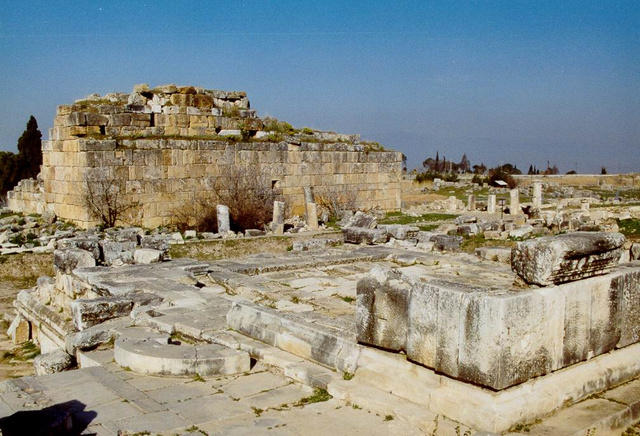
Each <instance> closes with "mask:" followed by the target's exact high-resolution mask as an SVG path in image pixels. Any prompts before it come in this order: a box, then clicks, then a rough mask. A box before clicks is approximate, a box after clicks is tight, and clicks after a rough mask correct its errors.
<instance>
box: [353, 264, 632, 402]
mask: <svg viewBox="0 0 640 436" xmlns="http://www.w3.org/2000/svg"><path fill="white" fill-rule="evenodd" d="M390 274H391V275H390ZM396 277H397V275H395V274H394V273H386V274H384V273H380V271H378V270H372V271H371V273H370V274H369V275H368V276H366V277H365V278H363V279H361V281H360V282H359V284H358V300H357V309H356V311H357V312H356V313H357V320H358V322H357V324H356V327H357V335H358V340H359V341H360V342H362V343H366V344H370V345H374V346H377V347H382V348H388V349H391V350H405V352H406V355H407V357H408V358H409V359H411V360H412V361H415V362H418V363H421V364H423V365H425V366H427V367H429V368H433V369H435V370H436V371H438V372H442V373H444V374H446V375H448V376H450V377H454V378H457V379H461V380H463V381H467V382H471V383H474V384H478V385H483V386H488V387H490V388H492V389H496V390H501V389H505V388H507V387H509V386H513V385H515V384H518V383H522V382H525V381H527V380H529V379H531V378H533V377H536V376H540V375H544V374H548V373H550V372H552V371H555V370H557V369H560V368H564V367H567V366H570V365H573V364H575V363H577V362H581V361H584V360H587V359H590V358H591V357H593V356H597V355H600V354H603V353H607V352H609V351H611V350H613V349H615V348H620V347H626V346H628V345H630V344H632V343H634V342H638V341H640V335H638V334H637V332H638V331H640V330H636V329H637V328H638V325H640V320H638V319H637V318H636V316H635V313H636V312H637V308H636V307H634V305H635V304H636V302H637V301H638V298H639V295H640V268H638V267H635V268H619V269H618V270H615V271H614V272H612V273H611V274H607V275H604V276H599V277H591V278H588V279H585V280H582V281H580V282H579V283H565V284H561V285H559V286H556V287H552V288H531V289H527V290H522V289H518V288H512V289H491V288H485V287H470V286H469V285H468V284H466V283H464V282H455V281H453V280H454V279H452V281H446V282H445V281H442V280H438V279H429V280H421V281H417V280H413V279H408V278H407V279H404V278H400V279H398V280H399V282H400V283H401V282H403V281H405V280H406V281H405V283H404V284H396V285H393V286H390V285H389V284H390V283H392V280H395V279H396ZM378 293H380V294H383V293H387V294H389V295H388V296H386V297H385V296H381V295H378ZM361 295H362V296H361ZM612 307H613V308H615V310H613V312H612V309H611V308H612ZM402 316H405V318H404V319H403V318H402ZM634 331H635V333H632V332H634ZM405 334H406V336H404V338H403V335H405ZM505 350H508V352H507V353H505Z"/></svg>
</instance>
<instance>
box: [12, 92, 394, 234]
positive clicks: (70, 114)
mask: <svg viewBox="0 0 640 436" xmlns="http://www.w3.org/2000/svg"><path fill="white" fill-rule="evenodd" d="M249 107H250V106H249V101H248V99H247V98H246V94H245V93H243V92H227V91H215V90H204V89H201V88H193V87H181V88H178V87H175V86H173V85H169V86H163V87H159V88H155V89H152V90H149V89H148V87H144V86H143V87H138V86H137V87H136V88H134V92H133V93H131V94H108V95H106V96H104V97H100V96H90V97H89V98H88V99H87V100H83V101H79V102H76V104H73V105H63V106H59V107H58V111H57V116H56V118H55V121H54V126H53V128H52V129H51V130H50V135H49V136H50V139H49V140H48V141H44V143H43V164H42V172H41V179H42V184H43V189H42V190H43V192H42V194H41V196H40V198H41V199H42V203H43V204H42V205H40V206H39V208H40V209H41V210H47V211H50V212H53V213H55V214H56V215H57V216H58V217H60V218H62V219H67V220H71V221H74V222H76V223H77V224H79V225H82V226H91V225H94V224H97V222H96V221H95V219H93V218H92V217H91V216H90V213H89V209H88V208H87V206H86V205H85V194H84V192H85V185H86V183H87V180H102V181H104V180H107V181H110V182H113V185H114V186H115V187H116V189H117V190H118V191H119V193H120V195H123V196H124V197H125V199H126V200H127V201H131V202H135V203H137V204H138V207H135V208H133V209H131V211H130V212H129V216H127V217H126V223H128V224H136V225H142V226H146V227H155V226H159V225H166V224H170V223H171V222H172V220H174V218H175V216H176V211H182V212H184V211H188V210H189V208H194V207H197V206H196V205H197V204H198V203H199V201H200V200H203V199H204V200H206V199H210V198H211V196H212V193H213V187H214V186H216V183H217V182H216V180H217V179H218V178H220V177H228V176H229V174H230V173H231V172H232V170H233V168H234V167H245V166H247V165H248V166H249V168H250V170H252V171H256V170H257V171H259V172H260V173H262V174H264V176H265V177H266V178H267V182H270V183H271V186H272V188H273V189H275V190H276V192H277V193H278V194H280V195H282V196H283V197H284V200H285V202H286V203H287V204H288V205H289V206H290V208H291V212H292V213H297V214H300V213H302V212H303V211H304V194H303V192H304V191H303V188H304V187H307V186H310V187H313V188H314V190H315V192H316V193H326V192H337V193H350V194H348V195H347V196H348V197H354V196H355V200H356V206H357V207H359V208H374V207H377V208H381V209H383V210H397V209H399V208H400V205H401V199H400V192H401V187H400V184H401V179H402V154H401V153H399V152H393V151H383V150H382V148H381V147H380V146H379V145H378V144H374V145H373V146H372V145H371V144H369V143H364V142H363V143H361V142H360V140H359V136H357V135H344V134H337V133H333V132H321V131H312V130H311V129H303V130H298V131H295V130H292V129H290V126H288V127H285V128H282V125H280V127H277V126H276V127H277V128H275V129H274V128H273V123H272V122H271V121H269V120H266V119H265V120H262V119H260V118H257V117H256V115H255V111H253V110H251V109H249ZM269 122H271V123H272V126H271V127H269V125H268V123H269ZM354 194H355V195H354ZM9 198H10V199H12V203H11V204H10V205H11V207H12V209H15V210H25V209H26V208H27V207H31V208H33V206H32V205H31V206H30V205H27V204H26V202H25V201H22V198H25V199H26V198H27V196H25V195H22V194H18V193H10V195H9Z"/></svg>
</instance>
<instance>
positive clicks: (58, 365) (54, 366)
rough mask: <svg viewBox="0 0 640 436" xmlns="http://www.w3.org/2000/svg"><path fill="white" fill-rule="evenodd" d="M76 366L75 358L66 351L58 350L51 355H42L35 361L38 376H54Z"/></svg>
mask: <svg viewBox="0 0 640 436" xmlns="http://www.w3.org/2000/svg"><path fill="white" fill-rule="evenodd" d="M73 365H74V358H73V356H71V355H69V354H67V352H66V351H64V350H56V351H52V352H50V353H45V354H40V355H39V356H36V358H35V359H33V366H34V368H35V372H36V375H47V374H54V373H56V372H62V371H65V370H67V369H71V367H72V366H73Z"/></svg>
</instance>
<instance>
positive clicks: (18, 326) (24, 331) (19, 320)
mask: <svg viewBox="0 0 640 436" xmlns="http://www.w3.org/2000/svg"><path fill="white" fill-rule="evenodd" d="M30 335H31V329H30V327H29V321H27V320H26V319H24V318H23V317H21V316H20V315H16V317H15V318H13V321H12V322H11V324H10V325H9V329H8V330H7V336H9V337H10V338H11V342H13V343H14V344H22V343H23V342H27V341H28V340H29V339H30Z"/></svg>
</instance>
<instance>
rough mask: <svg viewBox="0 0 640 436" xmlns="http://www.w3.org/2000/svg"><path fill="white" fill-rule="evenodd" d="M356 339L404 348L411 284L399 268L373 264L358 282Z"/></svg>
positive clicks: (382, 345) (393, 347) (386, 346)
mask: <svg viewBox="0 0 640 436" xmlns="http://www.w3.org/2000/svg"><path fill="white" fill-rule="evenodd" d="M356 292H357V303H356V331H357V339H358V342H360V343H362V344H369V345H374V346H377V347H381V348H386V349H389V350H393V351H400V350H405V349H406V342H407V329H408V311H409V297H410V294H411V288H410V286H409V284H408V283H407V282H406V281H403V280H401V275H400V274H399V273H398V272H395V271H392V270H390V269H385V268H381V267H374V269H372V270H371V272H370V273H369V274H368V275H367V276H366V277H365V278H363V279H362V280H360V281H358V285H357V290H356Z"/></svg>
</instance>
